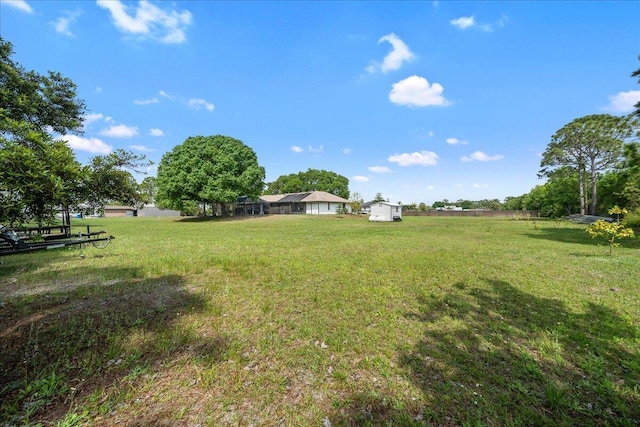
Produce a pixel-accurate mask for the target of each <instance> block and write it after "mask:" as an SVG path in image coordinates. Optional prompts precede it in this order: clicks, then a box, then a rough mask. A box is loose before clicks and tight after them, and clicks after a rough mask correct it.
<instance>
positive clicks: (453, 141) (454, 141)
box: [447, 138, 468, 145]
mask: <svg viewBox="0 0 640 427" xmlns="http://www.w3.org/2000/svg"><path fill="white" fill-rule="evenodd" d="M447 144H450V145H457V144H460V145H466V144H468V142H467V141H464V140H459V139H458V138H447Z"/></svg>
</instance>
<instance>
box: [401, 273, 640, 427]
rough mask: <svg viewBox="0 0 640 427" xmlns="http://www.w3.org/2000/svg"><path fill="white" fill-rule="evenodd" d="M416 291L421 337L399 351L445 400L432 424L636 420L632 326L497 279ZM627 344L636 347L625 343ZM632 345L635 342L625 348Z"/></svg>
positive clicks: (600, 309)
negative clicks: (427, 293) (423, 293)
mask: <svg viewBox="0 0 640 427" xmlns="http://www.w3.org/2000/svg"><path fill="white" fill-rule="evenodd" d="M486 282H487V283H488V285H489V286H490V288H489V289H488V290H487V289H477V288H467V287H466V286H465V285H464V284H462V283H461V284H458V285H457V287H455V288H454V289H453V291H452V292H451V293H450V294H449V295H446V296H443V297H434V296H431V297H429V298H425V299H423V300H422V301H421V304H422V309H421V312H420V313H417V314H414V315H413V316H415V318H416V319H417V320H420V321H421V322H424V324H425V326H426V332H425V337H424V339H423V340H422V341H421V342H419V343H418V344H417V345H416V346H415V348H414V349H412V350H411V351H408V352H405V353H404V354H403V355H402V356H401V363H402V364H403V365H404V366H406V367H407V368H409V371H410V373H411V377H412V380H413V381H414V382H415V383H416V384H418V385H419V386H420V388H421V389H422V390H424V392H425V393H426V394H427V395H429V396H433V397H434V398H435V399H436V400H437V401H439V402H441V403H444V404H443V405H442V406H440V407H439V408H437V409H436V410H435V411H434V415H435V418H436V420H437V421H438V422H446V421H448V420H453V421H455V422H456V423H459V422H463V421H467V420H468V417H469V414H476V416H477V417H478V419H479V420H480V421H482V422H484V423H487V424H490V425H497V424H500V425H502V424H510V425H606V424H612V425H613V424H616V425H633V424H635V423H637V422H638V421H640V401H639V400H638V397H639V396H640V395H639V393H638V392H639V391H640V390H639V389H638V387H639V386H640V383H639V380H640V357H639V356H640V354H639V353H638V348H637V342H638V341H637V340H638V338H639V337H640V331H639V330H638V328H637V327H636V326H634V325H633V324H632V323H631V322H630V321H628V320H625V319H624V318H622V317H621V316H620V315H619V314H618V313H616V312H615V311H613V310H612V309H610V308H608V307H605V306H603V305H598V304H593V303H588V304H587V305H586V306H585V308H584V312H578V313H576V312H573V311H571V310H569V309H568V308H567V307H566V306H565V305H564V303H562V302H561V301H558V300H553V299H548V298H541V297H537V296H535V295H532V294H529V293H526V292H523V291H521V290H519V289H518V288H516V287H514V286H512V285H510V284H509V283H506V282H504V281H499V280H486ZM634 343H635V344H634ZM634 346H635V348H634Z"/></svg>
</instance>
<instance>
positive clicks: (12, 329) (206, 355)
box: [0, 268, 230, 425]
mask: <svg viewBox="0 0 640 427" xmlns="http://www.w3.org/2000/svg"><path fill="white" fill-rule="evenodd" d="M98 270H100V271H99V272H98V271H93V270H92V269H91V268H85V269H83V272H84V274H87V275H89V276H91V275H92V274H95V275H96V277H100V275H104V274H105V271H104V269H98ZM107 270H108V269H107ZM129 270H133V269H126V268H124V269H118V271H114V272H108V273H109V275H110V276H111V273H113V274H116V275H121V276H122V277H124V279H123V280H121V281H115V282H109V283H104V284H102V285H95V286H81V287H71V288H65V287H61V288H60V289H59V290H58V291H56V292H47V293H41V294H30V295H13V296H7V297H4V298H3V299H2V307H1V315H0V364H1V366H2V367H3V369H2V370H0V420H1V421H2V422H5V423H7V424H8V425H11V424H14V423H15V424H19V425H21V424H24V423H28V422H45V423H54V422H57V421H59V420H60V419H61V418H62V417H64V416H65V414H66V413H67V412H68V411H69V409H70V408H73V407H75V406H76V405H79V406H82V405H84V404H86V403H87V402H88V400H87V399H91V396H92V395H93V396H94V399H95V394H96V393H97V394H98V395H100V394H105V395H108V394H109V390H110V389H113V388H115V389H118V387H121V386H122V384H133V383H134V382H135V379H136V378H140V377H143V376H144V375H145V374H148V373H149V372H150V371H152V370H153V369H154V366H160V365H162V364H164V363H167V362H170V361H175V360H178V359H181V358H188V359H189V360H190V361H193V362H195V363H201V364H203V365H207V364H208V365H210V364H212V363H217V362H219V361H221V360H225V359H226V356H225V354H226V352H227V349H228V348H229V344H230V338H229V337H227V336H223V335H219V334H215V333H210V334H206V335H204V336H203V335H202V334H200V332H199V331H198V330H196V329H194V328H189V327H185V326H184V324H181V322H180V320H181V316H183V315H188V314H192V313H197V312H201V311H203V310H205V309H206V307H207V301H206V300H205V299H204V297H203V296H202V295H197V294H194V293H192V292H190V291H189V290H188V289H187V288H186V287H185V284H184V283H183V279H182V277H180V276H176V275H168V276H162V277H158V278H153V279H137V278H135V277H136V276H138V275H139V274H138V272H136V271H129ZM108 397H109V396H107V398H108ZM107 403H109V402H107Z"/></svg>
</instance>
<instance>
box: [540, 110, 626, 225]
mask: <svg viewBox="0 0 640 427" xmlns="http://www.w3.org/2000/svg"><path fill="white" fill-rule="evenodd" d="M636 126H637V123H636V122H635V121H634V120H633V119H632V118H631V117H629V116H627V117H618V116H612V115H609V114H594V115H590V116H585V117H581V118H578V119H575V120H573V121H572V122H570V123H568V124H567V125H565V126H564V127H562V128H561V129H560V130H558V131H557V132H556V133H555V134H554V135H553V137H552V138H551V142H550V143H549V145H548V146H547V149H546V151H545V152H544V153H543V157H542V161H541V163H540V165H541V167H542V169H541V171H540V173H539V176H541V177H542V176H547V177H548V176H550V175H551V174H552V173H553V172H554V171H555V170H557V169H558V168H561V167H570V168H573V169H574V170H575V171H576V173H577V175H578V186H579V194H580V213H582V214H585V213H586V211H587V206H588V203H587V201H588V194H589V190H588V182H587V181H589V183H590V187H591V191H590V194H591V214H592V215H595V214H596V208H597V180H598V174H599V173H600V172H602V171H606V170H608V169H610V168H612V167H613V166H615V165H616V164H617V163H618V162H619V161H620V158H621V155H622V149H623V146H624V142H625V140H627V139H628V138H629V137H631V136H632V135H633V133H634V128H635V127H636Z"/></svg>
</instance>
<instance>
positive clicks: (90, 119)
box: [82, 113, 104, 129]
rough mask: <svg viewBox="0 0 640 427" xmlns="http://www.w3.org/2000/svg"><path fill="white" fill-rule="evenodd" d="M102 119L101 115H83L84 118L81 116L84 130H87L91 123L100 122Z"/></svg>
mask: <svg viewBox="0 0 640 427" xmlns="http://www.w3.org/2000/svg"><path fill="white" fill-rule="evenodd" d="M103 118H104V115H103V114H102V113H92V114H85V115H84V116H82V119H83V125H84V128H85V129H86V128H88V127H89V126H90V125H91V123H95V122H97V121H100V120H102V119H103Z"/></svg>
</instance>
